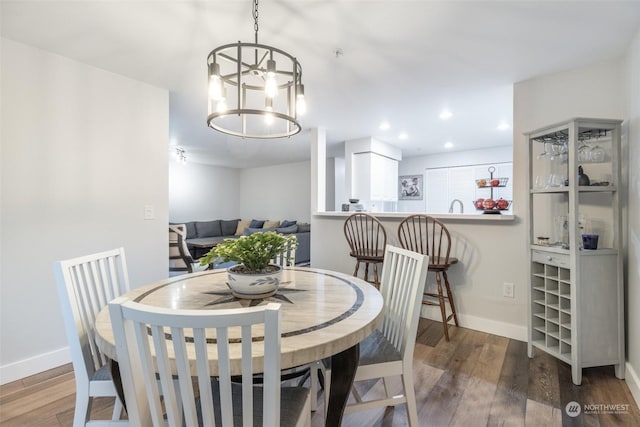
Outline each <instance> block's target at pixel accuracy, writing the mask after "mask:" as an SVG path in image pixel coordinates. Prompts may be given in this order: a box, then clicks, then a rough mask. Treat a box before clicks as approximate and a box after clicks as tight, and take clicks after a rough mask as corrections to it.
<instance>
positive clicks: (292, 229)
mask: <svg viewBox="0 0 640 427" xmlns="http://www.w3.org/2000/svg"><path fill="white" fill-rule="evenodd" d="M276 231H277V232H278V233H280V234H293V233H295V232H297V231H298V226H297V225H296V224H293V225H290V226H288V227H278V228H276Z"/></svg>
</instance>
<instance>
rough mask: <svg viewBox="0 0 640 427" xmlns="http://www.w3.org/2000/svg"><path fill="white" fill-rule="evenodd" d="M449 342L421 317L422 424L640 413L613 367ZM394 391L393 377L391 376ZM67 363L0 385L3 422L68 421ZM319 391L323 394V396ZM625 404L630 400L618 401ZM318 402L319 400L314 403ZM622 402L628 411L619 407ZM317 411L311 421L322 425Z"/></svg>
mask: <svg viewBox="0 0 640 427" xmlns="http://www.w3.org/2000/svg"><path fill="white" fill-rule="evenodd" d="M449 333H450V336H451V341H450V342H446V341H445V340H444V338H443V333H442V325H441V324H440V323H438V322H433V321H430V320H427V319H421V321H420V325H419V327H418V338H417V340H416V341H417V342H416V349H415V357H414V382H415V389H416V398H417V403H418V418H419V420H420V425H421V426H464V427H467V426H525V425H526V426H532V427H539V426H571V427H573V426H576V427H578V426H584V427H587V426H588V427H598V426H601V427H605V426H630V427H636V426H640V411H639V410H638V406H637V405H636V404H635V402H634V400H633V398H632V397H631V393H630V392H629V389H628V387H627V385H626V384H625V382H624V381H622V380H619V379H617V378H616V377H615V376H614V373H613V367H603V368H590V369H585V370H584V373H583V381H582V385H581V386H575V385H573V384H572V383H571V368H570V367H569V365H567V364H565V363H564V362H560V361H558V360H556V359H554V358H553V357H550V356H548V355H546V354H545V353H543V352H541V351H538V352H537V353H536V357H535V358H533V359H529V358H528V357H527V345H526V343H523V342H520V341H514V340H510V339H508V338H503V337H498V336H495V335H490V334H486V333H483V332H477V331H472V330H469V329H464V328H456V327H451V329H450V332H449ZM391 384H392V390H397V391H399V390H400V383H399V382H391ZM357 387H358V391H359V392H360V394H361V395H362V396H365V397H366V396H368V395H370V396H374V395H379V394H382V393H383V392H384V391H383V387H382V384H381V383H375V382H365V383H362V384H358V385H357ZM74 393H75V383H74V379H73V369H72V367H71V365H70V364H69V365H64V366H61V367H59V368H55V369H51V370H49V371H46V372H43V373H40V374H37V375H34V376H31V377H28V378H25V379H22V380H19V381H15V382H13V383H9V384H5V385H3V386H1V387H0V425H2V426H3V427H13V426H16V427H18V426H19V427H26V426H34V427H35V426H37V427H47V426H71V425H72V422H73V409H74V403H75V394H74ZM321 396H322V394H321ZM572 401H575V402H577V403H579V404H580V405H581V406H582V407H584V405H622V406H621V408H622V409H623V410H622V411H621V413H617V414H611V413H605V411H604V409H602V408H601V409H600V410H599V411H598V410H597V409H598V408H597V407H594V408H593V409H595V410H593V411H591V412H592V413H588V414H586V413H584V412H583V413H581V414H580V415H579V416H577V417H575V418H572V417H569V416H568V415H567V413H566V412H565V406H566V405H567V403H569V402H572ZM624 405H628V406H624ZM318 407H319V408H322V406H321V404H319V405H318ZM625 408H628V409H627V410H624V409H625ZM111 410H112V399H108V398H101V399H97V401H96V403H94V406H93V416H94V418H103V419H107V418H109V417H110V415H111ZM323 423H324V420H323V417H322V413H321V412H320V411H319V412H317V413H315V414H314V415H313V417H312V426H314V427H316V426H317V427H319V426H321V425H323ZM343 425H344V426H358V427H360V426H394V427H395V426H405V425H407V418H406V411H405V408H404V406H403V405H400V406H398V407H396V408H395V409H393V408H387V409H379V410H370V411H360V412H356V413H353V414H349V415H346V416H345V418H344V422H343Z"/></svg>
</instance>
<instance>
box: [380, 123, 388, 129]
mask: <svg viewBox="0 0 640 427" xmlns="http://www.w3.org/2000/svg"><path fill="white" fill-rule="evenodd" d="M390 127H391V125H390V124H389V122H382V123H380V130H387V129H389V128H390Z"/></svg>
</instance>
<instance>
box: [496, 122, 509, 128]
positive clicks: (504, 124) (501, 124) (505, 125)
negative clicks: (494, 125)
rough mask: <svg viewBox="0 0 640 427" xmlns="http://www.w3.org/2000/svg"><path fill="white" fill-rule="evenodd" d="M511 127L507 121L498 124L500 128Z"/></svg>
mask: <svg viewBox="0 0 640 427" xmlns="http://www.w3.org/2000/svg"><path fill="white" fill-rule="evenodd" d="M509 128H510V126H509V123H507V122H500V124H499V125H498V130H507V129H509Z"/></svg>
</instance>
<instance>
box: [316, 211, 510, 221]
mask: <svg viewBox="0 0 640 427" xmlns="http://www.w3.org/2000/svg"><path fill="white" fill-rule="evenodd" d="M354 213H357V212H342V211H329V212H314V213H313V216H315V217H327V218H330V217H343V218H346V217H348V216H349V215H352V214H354ZM363 213H367V214H369V215H372V216H374V217H376V218H380V219H394V218H406V217H408V216H409V215H424V214H425V212H363ZM426 215H430V216H432V217H434V218H437V219H439V220H441V221H445V222H449V221H464V222H472V221H514V220H515V219H516V216H515V215H504V214H456V213H446V214H443V213H441V214H426Z"/></svg>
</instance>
